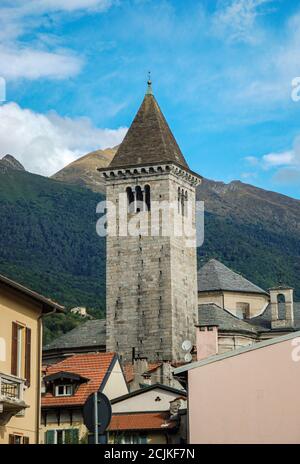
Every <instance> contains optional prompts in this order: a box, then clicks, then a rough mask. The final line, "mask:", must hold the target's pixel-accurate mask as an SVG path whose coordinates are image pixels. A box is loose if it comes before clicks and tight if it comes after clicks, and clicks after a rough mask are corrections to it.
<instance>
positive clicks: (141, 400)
mask: <svg viewBox="0 0 300 464" xmlns="http://www.w3.org/2000/svg"><path fill="white" fill-rule="evenodd" d="M111 403H112V412H113V415H112V420H111V423H110V425H109V428H108V442H109V443H111V444H116V443H124V444H126V443H128V444H129V443H131V444H135V443H136V444H137V443H144V444H153V443H156V444H159V443H161V444H168V443H169V444H178V443H185V442H186V392H185V391H184V390H182V389H181V390H177V389H176V388H172V387H168V386H166V385H162V384H159V383H155V384H153V385H151V386H147V387H144V388H141V389H139V390H137V391H134V392H130V393H128V394H127V395H124V396H121V397H119V398H115V399H114V400H112V402H111Z"/></svg>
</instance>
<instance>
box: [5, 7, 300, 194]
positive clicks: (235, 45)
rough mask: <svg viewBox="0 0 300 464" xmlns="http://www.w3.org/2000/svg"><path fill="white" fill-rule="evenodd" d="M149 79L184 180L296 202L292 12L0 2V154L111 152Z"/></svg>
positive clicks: (36, 167) (49, 159) (33, 156)
mask: <svg viewBox="0 0 300 464" xmlns="http://www.w3.org/2000/svg"><path fill="white" fill-rule="evenodd" d="M148 70H151V72H152V79H153V88H154V93H155V95H156V98H157V100H158V102H159V104H160V106H161V108H162V110H163V112H164V114H165V116H166V118H167V120H168V122H169V124H170V126H171V128H172V130H173V132H174V135H175V137H176V139H177V141H178V143H179V145H180V147H181V149H182V151H183V153H184V154H185V156H186V158H187V160H188V162H189V164H190V167H191V169H193V170H195V171H197V172H199V173H200V174H202V175H203V176H205V177H208V178H211V179H215V180H222V181H224V182H230V181H231V180H236V179H240V180H242V181H243V182H247V183H251V184H254V185H257V186H259V187H263V188H266V189H270V190H275V191H279V192H282V193H285V194H288V195H291V196H294V197H296V198H300V118H299V116H300V99H299V101H294V100H295V99H294V100H293V99H292V96H291V95H292V90H293V88H292V81H293V79H295V78H297V77H298V76H300V1H299V0H297V1H296V0H294V1H293V0H288V1H287V0H274V1H272V0H220V1H215V0H202V1H201V0H199V1H198V0H35V1H33V0H27V1H21V0H19V1H18V0H10V1H6V0H4V1H3V0H2V1H1V2H0V76H3V77H4V78H5V80H6V85H7V99H6V102H4V103H2V104H1V105H0V155H1V154H2V155H4V154H5V153H8V152H9V153H11V154H13V155H15V156H16V157H17V158H18V159H19V160H20V161H21V162H23V164H24V165H25V167H26V168H27V169H28V170H31V171H33V172H37V173H41V174H44V175H50V174H53V173H54V172H55V171H57V170H58V169H60V168H62V167H63V166H64V165H65V164H67V163H68V162H71V161H72V160H73V159H75V158H76V157H79V156H81V155H82V154H85V153H87V152H89V151H91V150H94V149H97V148H105V147H106V146H113V145H116V144H118V143H119V142H120V141H121V140H122V137H124V135H125V133H126V129H127V128H128V126H129V125H130V122H131V120H132V118H133V117H134V115H135V113H136V111H137V109H138V107H139V105H140V103H141V100H142V98H143V95H144V92H145V87H146V79H147V71H148ZM299 82H300V80H299ZM296 84H297V81H295V83H294V85H295V86H296ZM295 95H296V96H297V95H298V92H297V87H295ZM299 95H300V91H299ZM296 100H297V99H296Z"/></svg>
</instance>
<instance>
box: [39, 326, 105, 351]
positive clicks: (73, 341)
mask: <svg viewBox="0 0 300 464" xmlns="http://www.w3.org/2000/svg"><path fill="white" fill-rule="evenodd" d="M105 343H106V321H105V319H93V320H91V321H87V322H85V323H84V324H81V325H79V326H78V327H75V329H73V330H71V331H70V332H67V333H65V334H64V335H61V336H60V337H58V338H56V339H55V340H53V341H52V342H51V343H49V344H48V345H46V346H45V347H44V349H43V351H44V352H47V351H48V350H53V349H64V348H67V349H69V348H74V347H76V348H80V347H89V346H99V345H103V346H105Z"/></svg>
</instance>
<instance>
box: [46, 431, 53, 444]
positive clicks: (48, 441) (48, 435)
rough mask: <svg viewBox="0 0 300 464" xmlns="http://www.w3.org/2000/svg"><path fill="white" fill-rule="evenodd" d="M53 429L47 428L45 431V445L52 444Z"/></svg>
mask: <svg viewBox="0 0 300 464" xmlns="http://www.w3.org/2000/svg"><path fill="white" fill-rule="evenodd" d="M54 432H55V431H54V430H48V431H47V432H46V433H45V443H46V445H54Z"/></svg>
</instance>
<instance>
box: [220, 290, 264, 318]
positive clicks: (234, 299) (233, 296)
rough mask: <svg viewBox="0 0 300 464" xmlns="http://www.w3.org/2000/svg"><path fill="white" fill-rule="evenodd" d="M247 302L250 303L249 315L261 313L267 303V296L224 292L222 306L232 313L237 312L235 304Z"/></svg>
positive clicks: (253, 315)
mask: <svg viewBox="0 0 300 464" xmlns="http://www.w3.org/2000/svg"><path fill="white" fill-rule="evenodd" d="M238 303H248V304H249V305H250V317H256V316H258V315H259V314H261V313H262V312H263V311H264V310H265V309H266V307H267V305H268V304H269V297H268V296H267V295H263V294H261V295H260V294H255V293H242V292H241V293H237V292H224V307H225V309H229V310H230V311H231V312H232V313H233V314H234V315H236V314H237V304H238Z"/></svg>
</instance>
